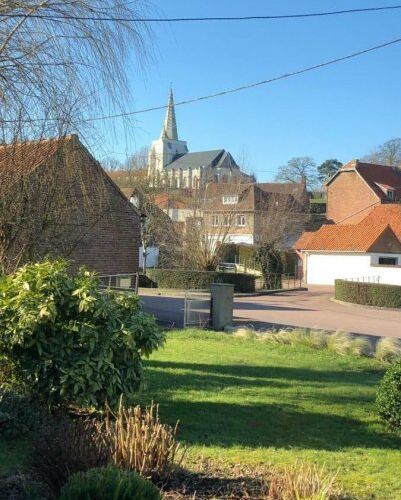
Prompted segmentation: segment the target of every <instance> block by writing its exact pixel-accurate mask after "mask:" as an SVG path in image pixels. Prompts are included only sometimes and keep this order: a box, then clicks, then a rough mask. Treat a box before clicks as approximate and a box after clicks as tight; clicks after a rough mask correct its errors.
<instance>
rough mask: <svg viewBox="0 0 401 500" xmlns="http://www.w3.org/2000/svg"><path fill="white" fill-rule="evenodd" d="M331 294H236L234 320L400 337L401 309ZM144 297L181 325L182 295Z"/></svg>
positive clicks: (319, 290)
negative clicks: (351, 302)
mask: <svg viewBox="0 0 401 500" xmlns="http://www.w3.org/2000/svg"><path fill="white" fill-rule="evenodd" d="M332 296H333V288H332V287H321V286H319V287H318V286H310V287H309V291H307V292H306V291H304V292H301V291H296V292H285V293H281V294H276V295H265V296H261V297H241V298H235V302H234V321H235V324H237V325H241V324H244V325H252V326H253V327H254V328H255V329H266V328H272V327H284V326H287V327H288V326H289V327H296V326H299V327H305V328H319V329H323V330H344V331H347V332H350V333H357V334H363V335H373V336H386V337H400V338H401V311H400V312H398V311H385V310H376V309H367V308H361V307H355V306H348V305H341V304H336V303H334V302H332V301H331V300H330V298H331V297H332ZM141 300H142V302H143V308H144V310H145V311H147V312H150V313H152V314H154V315H155V316H156V317H157V318H158V319H159V321H160V322H161V323H162V324H165V325H166V326H167V325H171V326H173V325H174V326H178V327H181V326H182V324H183V315H184V299H183V298H182V297H170V296H155V295H141Z"/></svg>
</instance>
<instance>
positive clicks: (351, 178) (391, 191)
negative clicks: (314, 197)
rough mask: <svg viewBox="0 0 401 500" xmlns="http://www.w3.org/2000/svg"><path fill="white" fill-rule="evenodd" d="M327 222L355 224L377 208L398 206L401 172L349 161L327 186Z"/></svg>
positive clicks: (383, 166) (400, 193)
mask: <svg viewBox="0 0 401 500" xmlns="http://www.w3.org/2000/svg"><path fill="white" fill-rule="evenodd" d="M326 188H327V219H328V220H331V221H332V222H334V223H335V224H357V223H358V222H360V221H361V220H363V219H364V218H365V217H366V216H367V215H368V214H369V212H370V211H371V210H372V209H373V208H374V207H375V206H377V205H381V204H386V203H395V202H398V203H400V202H401V169H400V168H398V167H391V166H388V165H376V164H372V163H363V162H360V161H359V160H352V161H350V162H349V163H347V164H346V165H344V166H343V167H342V168H341V169H340V170H339V171H338V172H337V173H336V174H335V175H333V177H331V178H330V179H329V181H328V182H327V183H326Z"/></svg>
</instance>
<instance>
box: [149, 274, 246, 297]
mask: <svg viewBox="0 0 401 500" xmlns="http://www.w3.org/2000/svg"><path fill="white" fill-rule="evenodd" d="M146 275H147V277H148V278H149V279H150V280H152V281H153V282H155V283H157V286H158V287H159V288H177V289H180V290H189V289H195V290H199V289H205V288H210V285H211V284H212V283H230V284H232V285H234V291H235V292H242V293H249V292H254V291H255V276H253V275H251V274H244V273H222V272H218V271H191V270H181V269H147V270H146Z"/></svg>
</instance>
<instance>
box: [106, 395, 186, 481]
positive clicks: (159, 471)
mask: <svg viewBox="0 0 401 500" xmlns="http://www.w3.org/2000/svg"><path fill="white" fill-rule="evenodd" d="M177 429H178V422H177V423H176V425H175V427H174V428H172V427H170V426H169V425H165V424H162V423H161V422H160V417H159V407H158V406H157V405H155V404H154V403H152V405H151V406H150V407H149V408H146V409H142V408H141V407H140V406H136V407H134V408H125V407H124V405H123V403H122V401H120V406H119V409H118V413H117V414H116V415H111V414H110V413H109V414H108V415H107V417H106V419H105V420H104V422H103V424H102V427H101V431H100V432H101V435H102V437H103V438H104V440H105V441H106V442H107V445H108V447H109V454H110V456H111V460H112V462H113V463H114V464H115V465H117V466H119V467H122V468H124V469H129V470H134V471H136V472H138V473H139V474H141V475H142V476H144V477H151V478H153V479H165V478H167V477H168V476H169V475H170V473H171V471H172V469H173V468H174V466H176V465H177V466H178V465H179V463H180V461H181V460H182V458H183V453H182V454H181V457H180V458H179V457H178V451H179V444H178V443H177V441H176V435H177Z"/></svg>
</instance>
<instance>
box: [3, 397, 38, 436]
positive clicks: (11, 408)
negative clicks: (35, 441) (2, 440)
mask: <svg viewBox="0 0 401 500" xmlns="http://www.w3.org/2000/svg"><path fill="white" fill-rule="evenodd" d="M44 417H45V412H44V410H43V409H42V408H41V407H40V406H39V405H38V404H37V402H35V401H32V399H31V398H30V397H29V396H28V395H25V394H19V393H18V392H15V391H13V390H9V389H2V388H0V436H2V437H6V438H11V439H13V438H15V437H21V436H23V435H24V434H27V433H28V432H31V431H33V430H35V429H37V427H38V426H39V425H40V424H41V423H42V421H43V419H44Z"/></svg>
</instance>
